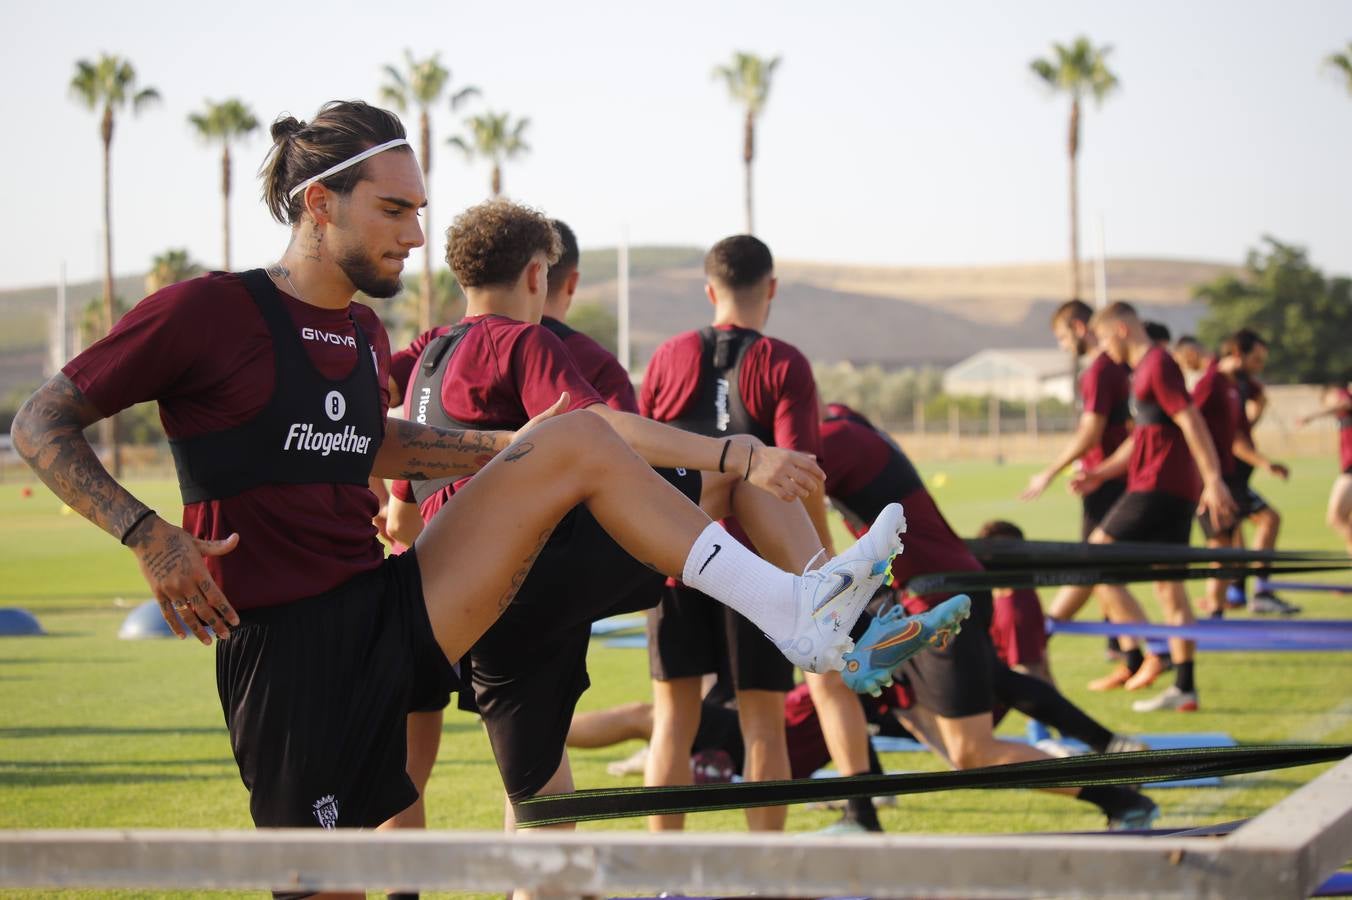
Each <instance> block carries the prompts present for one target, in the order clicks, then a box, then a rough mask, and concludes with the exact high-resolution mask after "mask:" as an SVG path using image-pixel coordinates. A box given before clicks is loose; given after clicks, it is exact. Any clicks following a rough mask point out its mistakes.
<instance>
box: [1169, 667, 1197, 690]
mask: <svg viewBox="0 0 1352 900" xmlns="http://www.w3.org/2000/svg"><path fill="white" fill-rule="evenodd" d="M1174 684H1175V685H1177V686H1178V689H1179V690H1180V691H1185V692H1188V693H1191V692H1192V691H1195V690H1197V686H1196V685H1195V684H1193V681H1192V663H1190V662H1181V663H1174Z"/></svg>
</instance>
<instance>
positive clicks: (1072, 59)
mask: <svg viewBox="0 0 1352 900" xmlns="http://www.w3.org/2000/svg"><path fill="white" fill-rule="evenodd" d="M1052 50H1053V59H1050V60H1049V59H1035V60H1033V61H1032V62H1031V63H1029V66H1030V68H1032V70H1033V73H1034V74H1035V75H1037V77H1038V78H1040V79H1041V80H1042V81H1043V82H1045V83H1046V85H1047V86H1048V87H1049V88H1050V89H1051V90H1052V91H1053V92H1061V93H1066V94H1069V95H1070V134H1069V137H1068V138H1067V142H1066V151H1067V153H1068V154H1069V155H1070V296H1071V297H1072V298H1076V297H1079V296H1080V194H1079V182H1078V179H1077V173H1076V159H1077V157H1078V156H1079V153H1080V100H1081V98H1083V97H1084V95H1085V94H1086V93H1088V94H1090V95H1092V96H1093V98H1094V102H1095V103H1099V104H1102V102H1103V99H1104V98H1105V97H1107V96H1108V95H1109V94H1110V93H1112V92H1113V91H1114V90H1116V89H1117V86H1118V83H1117V76H1116V75H1114V74H1113V73H1112V72H1110V71H1108V65H1107V59H1108V54H1109V53H1111V52H1112V47H1111V46H1109V45H1104V46H1102V47H1095V46H1094V45H1093V44H1091V43H1090V42H1089V38H1087V37H1083V36H1081V37H1077V38H1076V39H1075V43H1073V44H1071V45H1070V46H1066V45H1065V44H1052Z"/></svg>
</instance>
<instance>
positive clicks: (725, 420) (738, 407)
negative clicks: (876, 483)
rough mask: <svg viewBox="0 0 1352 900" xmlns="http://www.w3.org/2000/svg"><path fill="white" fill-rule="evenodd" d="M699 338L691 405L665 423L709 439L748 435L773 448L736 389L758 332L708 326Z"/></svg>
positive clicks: (768, 433)
mask: <svg viewBox="0 0 1352 900" xmlns="http://www.w3.org/2000/svg"><path fill="white" fill-rule="evenodd" d="M699 336H700V340H701V341H702V342H703V347H702V350H701V353H700V368H699V388H698V392H697V393H696V398H695V405H694V406H693V407H692V408H691V409H690V410H689V411H687V412H686V414H685V415H683V416H681V417H680V418H677V419H672V420H671V421H670V422H668V423H667V424H668V425H673V426H675V427H676V428H680V429H681V430H683V431H693V432H695V433H696V434H704V435H708V436H710V437H726V436H729V435H734V434H750V435H755V436H756V437H758V438H760V439H761V440H762V441H764V442H765V443H766V444H769V445H773V444H774V442H775V435H774V432H773V430H771V429H769V428H766V427H765V426H764V425H761V424H760V423H759V422H757V421H756V420H755V419H753V418H751V413H749V412H747V409H746V404H745V403H744V402H743V401H742V391H741V388H740V387H739V384H740V381H739V379H740V376H741V372H742V359H743V358H744V357H745V356H746V351H747V350H749V349H751V345H752V344H754V343H756V341H758V340H760V332H757V331H752V330H751V329H749V328H731V329H726V330H724V329H717V328H713V327H708V328H702V329H700V332H699Z"/></svg>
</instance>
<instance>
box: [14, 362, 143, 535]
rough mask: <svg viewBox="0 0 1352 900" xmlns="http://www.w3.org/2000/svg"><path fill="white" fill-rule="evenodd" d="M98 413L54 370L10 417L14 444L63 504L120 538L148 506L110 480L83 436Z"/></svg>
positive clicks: (98, 417)
mask: <svg viewBox="0 0 1352 900" xmlns="http://www.w3.org/2000/svg"><path fill="white" fill-rule="evenodd" d="M101 418H103V416H102V415H101V414H100V413H99V411H98V410H97V409H95V408H94V406H93V404H91V403H90V402H89V401H88V400H87V399H85V396H84V394H82V393H81V392H80V389H79V388H77V387H76V386H75V385H74V383H72V382H71V380H70V379H69V378H67V377H66V376H65V375H60V374H58V375H54V376H53V377H52V378H51V379H50V380H49V381H48V382H47V383H46V384H44V385H43V386H42V387H40V388H38V390H37V392H36V393H35V394H33V396H32V397H29V398H28V402H27V403H25V404H24V405H23V408H22V409H20V410H19V412H18V415H16V416H15V417H14V426H13V429H12V434H13V438H14V449H15V450H16V451H17V452H18V454H19V455H20V456H21V457H23V460H24V462H26V463H28V465H29V466H30V467H31V468H32V469H33V471H34V472H35V473H36V474H37V476H38V478H40V479H42V483H43V484H45V485H47V487H49V488H51V489H52V493H54V494H56V496H57V497H59V498H61V500H62V501H63V502H64V503H65V504H66V505H67V506H69V507H70V508H71V509H73V510H75V511H76V512H78V513H79V514H80V515H82V516H84V517H85V518H86V519H89V520H90V521H91V522H93V523H94V524H95V525H97V526H99V527H100V528H102V529H103V530H104V531H106V532H108V533H109V534H111V535H112V536H113V537H115V538H120V537H121V536H122V534H123V533H124V532H125V531H126V530H127V529H128V528H129V527H130V526H131V525H132V524H133V523H134V522H135V521H136V519H137V517H138V516H140V515H141V514H142V513H144V512H146V510H147V509H148V507H147V506H146V505H145V504H144V503H142V502H141V501H139V500H137V499H136V498H135V497H133V496H132V495H131V494H129V493H128V492H127V491H126V489H125V488H123V487H122V485H120V484H118V483H117V482H116V481H114V480H113V477H112V476H111V475H109V474H108V470H107V469H105V468H104V467H103V463H101V462H99V458H98V457H97V456H96V455H95V454H94V448H92V447H91V446H89V441H87V440H86V439H85V436H84V429H85V428H86V427H87V426H89V425H92V424H93V423H94V422H97V421H98V420H99V419H101ZM143 530H144V529H140V528H138V529H137V532H140V531H143Z"/></svg>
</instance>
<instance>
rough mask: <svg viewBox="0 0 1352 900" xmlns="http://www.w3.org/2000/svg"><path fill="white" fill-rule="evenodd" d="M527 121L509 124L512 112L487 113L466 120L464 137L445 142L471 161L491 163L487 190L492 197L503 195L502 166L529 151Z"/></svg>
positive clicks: (528, 122)
mask: <svg viewBox="0 0 1352 900" xmlns="http://www.w3.org/2000/svg"><path fill="white" fill-rule="evenodd" d="M529 124H530V119H518V120H517V121H515V122H513V121H512V116H511V113H505V112H504V113H495V112H486V113H484V114H483V115H479V116H471V117H470V118H468V119H466V120H465V127H466V128H467V129H468V130H469V134H468V136H467V137H462V136H459V135H457V136H456V137H453V138H451V139H450V140H448V141H447V142H446V143H448V144H450V145H451V146H452V147H459V148H460V149H461V150H462V151H463V152H464V154H465V156H467V157H469V158H470V159H486V160H489V161H490V162H492V164H493V177H492V180H491V182H490V183H489V187H490V188H491V190H492V192H493V196H494V197H501V196H502V164H503V162H505V161H506V160H509V159H513V158H515V157H517V156H521V155H523V154H526V153H529V152H530V145H529V144H527V143H526V138H525V134H526V126H527V125H529Z"/></svg>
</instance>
